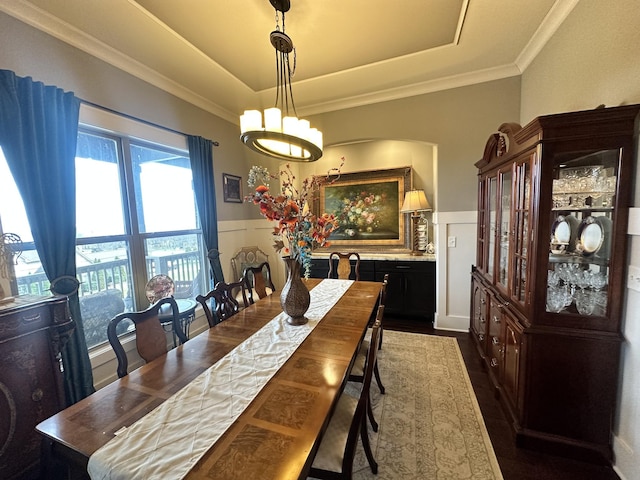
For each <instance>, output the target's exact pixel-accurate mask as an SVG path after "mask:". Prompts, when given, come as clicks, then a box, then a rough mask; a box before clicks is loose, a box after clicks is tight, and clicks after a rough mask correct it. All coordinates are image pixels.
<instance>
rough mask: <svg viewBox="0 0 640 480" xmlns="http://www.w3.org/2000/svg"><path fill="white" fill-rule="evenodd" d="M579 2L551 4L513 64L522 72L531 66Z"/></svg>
mask: <svg viewBox="0 0 640 480" xmlns="http://www.w3.org/2000/svg"><path fill="white" fill-rule="evenodd" d="M579 1H580V0H563V1H562V2H555V3H554V4H553V6H552V7H551V8H550V9H549V12H547V15H546V16H545V17H544V19H543V20H542V23H541V24H540V26H539V27H538V29H537V30H536V31H535V33H534V34H533V36H532V37H531V40H529V43H527V44H526V45H525V47H524V48H523V49H522V52H520V55H518V58H516V61H515V64H516V65H517V66H518V68H519V69H520V70H521V71H522V72H524V71H525V70H526V69H527V68H528V67H529V65H531V62H533V60H534V59H535V58H536V57H537V56H538V54H539V53H540V52H541V51H542V49H543V48H544V46H545V45H546V44H547V42H548V41H549V40H550V39H551V37H553V34H554V33H556V31H557V30H558V28H560V25H562V23H564V21H565V20H566V19H567V17H568V16H569V14H570V13H571V12H572V11H573V9H574V7H575V6H576V5H577V4H578V2H579Z"/></svg>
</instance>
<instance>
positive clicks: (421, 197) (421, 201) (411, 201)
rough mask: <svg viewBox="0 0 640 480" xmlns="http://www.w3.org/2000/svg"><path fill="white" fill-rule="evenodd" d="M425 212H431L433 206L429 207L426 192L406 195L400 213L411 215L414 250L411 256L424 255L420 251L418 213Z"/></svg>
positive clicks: (414, 192)
mask: <svg viewBox="0 0 640 480" xmlns="http://www.w3.org/2000/svg"><path fill="white" fill-rule="evenodd" d="M425 211H431V205H429V201H428V200H427V196H426V195H425V194H424V190H410V191H408V192H407V193H405V195H404V203H403V204H402V208H401V209H400V212H401V213H410V214H411V227H412V228H411V230H412V233H413V249H412V250H411V255H422V252H421V251H420V250H418V219H419V218H420V214H419V213H418V212H425Z"/></svg>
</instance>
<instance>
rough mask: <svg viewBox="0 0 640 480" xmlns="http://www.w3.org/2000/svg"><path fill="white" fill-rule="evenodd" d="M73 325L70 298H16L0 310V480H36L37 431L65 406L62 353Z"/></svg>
mask: <svg viewBox="0 0 640 480" xmlns="http://www.w3.org/2000/svg"><path fill="white" fill-rule="evenodd" d="M72 329H73V322H72V320H71V317H70V314H69V308H68V304H67V297H36V296H32V295H24V296H18V297H16V298H15V300H14V302H12V303H8V304H3V305H1V306H0V478H2V479H7V480H13V479H16V480H17V479H21V480H22V479H29V478H38V476H39V473H40V470H39V464H40V456H41V451H42V449H41V444H42V437H41V436H40V435H39V434H37V433H36V431H35V426H36V425H37V424H38V423H40V422H41V421H43V420H45V419H46V418H48V417H50V416H51V415H54V414H55V413H57V412H59V411H60V410H62V409H63V408H65V407H66V401H65V394H64V388H63V383H62V371H61V369H62V367H61V360H60V349H61V348H62V346H63V345H64V343H65V342H66V339H67V338H68V336H69V334H70V333H71V330H72Z"/></svg>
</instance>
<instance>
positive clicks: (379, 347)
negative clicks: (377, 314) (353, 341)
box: [378, 327, 384, 350]
mask: <svg viewBox="0 0 640 480" xmlns="http://www.w3.org/2000/svg"><path fill="white" fill-rule="evenodd" d="M382 332H384V330H383V329H382V327H380V341H379V342H378V350H382Z"/></svg>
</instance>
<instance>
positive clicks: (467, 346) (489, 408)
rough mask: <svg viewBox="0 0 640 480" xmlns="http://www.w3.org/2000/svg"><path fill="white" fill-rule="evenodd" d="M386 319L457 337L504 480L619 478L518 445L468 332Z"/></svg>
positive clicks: (389, 324) (390, 325) (395, 326)
mask: <svg viewBox="0 0 640 480" xmlns="http://www.w3.org/2000/svg"><path fill="white" fill-rule="evenodd" d="M384 322H385V323H384V328H385V329H389V330H399V331H406V332H414V333H427V334H431V335H443V336H450V337H455V338H457V339H458V344H459V345H460V351H461V352H462V356H463V357H464V361H465V364H466V367H467V371H468V372H469V378H470V379H471V383H472V384H473V389H474V391H475V394H476V398H477V399H478V404H479V405H480V410H481V411H482V416H483V418H484V423H485V425H486V427H487V431H488V432H489V437H490V438H491V443H492V444H493V449H494V451H495V453H496V457H497V458H498V463H500V469H501V470H502V475H503V477H504V480H619V477H618V475H616V473H615V472H614V471H613V469H612V468H611V467H605V466H601V465H593V464H590V463H585V462H580V461H576V460H572V459H567V458H562V457H558V456H555V455H549V454H544V453H540V452H536V451H533V450H526V449H523V448H517V447H516V445H515V441H514V436H513V432H512V429H511V427H510V425H509V423H508V421H507V418H506V417H505V415H504V413H503V411H502V408H501V406H500V402H499V401H498V399H497V398H496V397H495V395H494V394H493V390H492V388H491V384H490V382H489V378H488V376H487V373H486V372H485V370H484V369H483V368H482V365H481V363H480V361H479V357H478V354H477V352H476V350H475V347H474V346H473V344H472V341H471V338H470V337H469V334H467V333H456V332H447V331H444V330H435V329H434V328H433V326H432V325H431V324H429V323H425V322H419V321H416V320H409V319H399V318H386V317H385V319H384Z"/></svg>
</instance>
